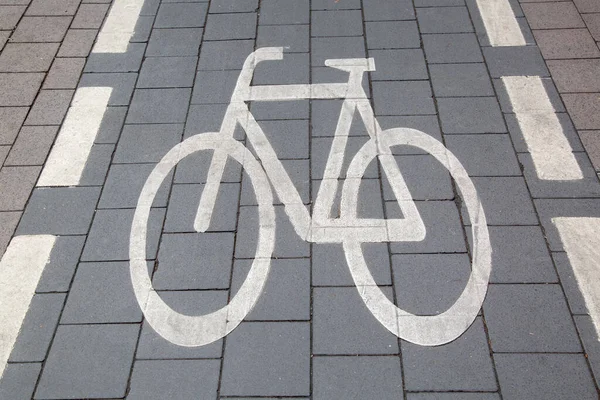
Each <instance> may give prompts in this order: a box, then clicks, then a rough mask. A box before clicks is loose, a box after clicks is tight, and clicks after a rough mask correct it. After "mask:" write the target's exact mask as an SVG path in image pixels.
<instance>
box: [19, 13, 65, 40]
mask: <svg viewBox="0 0 600 400" xmlns="http://www.w3.org/2000/svg"><path fill="white" fill-rule="evenodd" d="M71 18H72V17H23V18H22V19H21V21H20V22H19V26H17V29H15V31H14V32H13V34H12V36H11V42H60V41H62V39H63V37H64V36H65V33H66V32H67V29H68V28H69V24H70V23H71Z"/></svg>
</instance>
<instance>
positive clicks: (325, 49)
mask: <svg viewBox="0 0 600 400" xmlns="http://www.w3.org/2000/svg"><path fill="white" fill-rule="evenodd" d="M310 44H311V48H310V49H311V62H312V65H313V66H317V67H322V66H324V65H325V60H328V59H332V58H361V57H363V58H364V57H365V55H366V53H365V41H364V39H363V38H361V37H324V38H311V39H310Z"/></svg>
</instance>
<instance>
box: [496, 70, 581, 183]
mask: <svg viewBox="0 0 600 400" xmlns="http://www.w3.org/2000/svg"><path fill="white" fill-rule="evenodd" d="M502 82H503V83H504V86H505V87H506V91H507V92H508V96H509V98H510V102H511V103H512V107H513V110H514V113H515V115H516V117H517V121H518V123H519V127H520V128H521V132H522V133H523V137H524V138H525V142H526V143H527V147H528V148H529V152H530V153H531V158H532V159H533V165H534V166H535V170H536V173H537V176H538V178H540V179H543V180H577V179H583V173H582V172H581V168H579V164H578V163H577V160H576V159H575V155H574V154H573V149H572V148H571V145H570V144H569V141H568V140H567V138H566V137H565V134H564V132H563V129H562V126H561V124H560V121H559V120H558V117H557V116H556V113H555V110H554V107H552V104H551V103H550V99H549V97H548V94H547V93H546V89H545V88H544V85H543V84H542V80H541V79H540V77H538V76H503V77H502Z"/></svg>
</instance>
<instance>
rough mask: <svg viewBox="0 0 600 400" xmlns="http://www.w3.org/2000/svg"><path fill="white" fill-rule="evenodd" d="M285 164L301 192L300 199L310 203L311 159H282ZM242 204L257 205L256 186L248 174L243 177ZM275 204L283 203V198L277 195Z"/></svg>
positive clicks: (304, 202) (284, 166)
mask: <svg viewBox="0 0 600 400" xmlns="http://www.w3.org/2000/svg"><path fill="white" fill-rule="evenodd" d="M280 161H281V163H282V164H283V168H284V169H285V171H286V172H287V174H288V176H289V177H290V179H291V180H292V183H293V184H294V186H295V187H296V190H297V191H298V193H299V194H300V199H301V200H302V203H303V204H309V203H310V161H309V160H280ZM240 204H241V205H243V206H248V205H253V206H254V205H257V203H256V194H255V192H254V187H253V186H252V182H251V181H250V177H249V176H248V174H244V176H243V177H242V195H241V198H240ZM273 204H277V205H279V204H283V203H282V202H281V200H280V199H279V198H278V197H277V195H275V198H274V199H273Z"/></svg>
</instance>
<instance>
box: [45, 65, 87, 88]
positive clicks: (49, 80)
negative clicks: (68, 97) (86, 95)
mask: <svg viewBox="0 0 600 400" xmlns="http://www.w3.org/2000/svg"><path fill="white" fill-rule="evenodd" d="M84 64H85V59H84V58H57V59H55V60H54V62H53V63H52V68H51V69H50V72H49V73H48V76H47V77H46V80H45V81H44V89H75V88H76V87H77V82H79V77H80V76H81V71H83V66H84Z"/></svg>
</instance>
